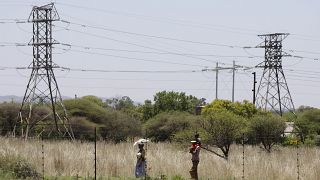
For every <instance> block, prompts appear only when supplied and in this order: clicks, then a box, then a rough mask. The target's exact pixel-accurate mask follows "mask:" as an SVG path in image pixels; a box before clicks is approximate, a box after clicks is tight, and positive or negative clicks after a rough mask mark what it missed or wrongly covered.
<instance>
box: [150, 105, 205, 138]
mask: <svg viewBox="0 0 320 180" xmlns="http://www.w3.org/2000/svg"><path fill="white" fill-rule="evenodd" d="M198 118H199V117H197V116H195V115H191V114H189V113H187V112H178V111H171V112H163V113H160V114H158V115H156V116H155V117H153V118H151V119H150V120H148V121H147V122H146V124H145V131H146V134H147V137H149V138H152V139H153V140H154V141H171V140H173V139H174V136H175V134H177V133H179V132H181V131H184V130H187V129H190V128H191V127H194V126H195V124H196V123H198V122H199V119H198Z"/></svg>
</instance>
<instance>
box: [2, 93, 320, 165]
mask: <svg viewBox="0 0 320 180" xmlns="http://www.w3.org/2000/svg"><path fill="white" fill-rule="evenodd" d="M63 103H64V105H65V107H66V109H67V112H68V116H69V121H70V123H71V124H72V129H73V131H74V135H75V137H76V139H82V140H92V139H93V138H94V133H93V131H92V130H93V129H94V128H95V127H96V128H97V129H98V131H97V133H98V137H99V138H101V139H105V140H107V141H112V142H115V143H119V142H122V141H127V140H130V139H131V138H134V137H146V138H149V139H151V140H152V141H155V142H161V141H169V142H179V143H186V142H187V143H188V142H189V141H190V140H191V139H193V138H194V134H196V133H198V134H200V136H201V139H202V143H203V145H204V146H208V147H210V146H212V147H218V148H219V149H220V150H221V152H222V153H221V154H219V153H217V154H218V155H220V156H221V157H223V158H226V159H227V158H228V154H229V152H230V147H231V145H232V144H233V143H245V144H253V145H261V147H263V148H264V149H265V150H266V151H267V152H271V150H272V147H273V146H275V145H277V144H281V145H292V144H293V143H292V142H297V141H299V142H302V143H303V144H305V145H310V146H313V145H320V110H319V109H316V108H312V107H307V106H302V107H300V108H299V109H297V111H296V115H294V114H292V113H290V112H288V113H285V114H284V115H283V117H280V116H278V115H277V114H275V113H272V112H265V111H262V110H260V109H257V108H256V107H255V106H254V105H253V104H252V103H250V102H249V101H246V100H245V101H243V102H231V101H228V100H215V101H213V102H210V103H206V102H205V99H203V98H202V99H199V98H197V97H195V96H192V95H187V94H186V93H183V92H174V91H162V92H158V93H156V94H155V95H154V99H153V101H151V100H145V102H143V103H141V104H136V103H135V102H134V101H133V100H132V99H131V98H130V97H128V96H122V97H115V98H109V99H106V100H102V99H101V98H98V97H96V96H84V97H81V98H77V99H67V100H64V101H63ZM197 108H198V109H197ZM199 108H201V114H200V113H196V112H199ZM19 110H20V104H18V103H14V102H9V103H8V102H4V103H1V104H0V133H1V135H2V136H7V135H10V133H12V131H13V130H14V128H16V127H15V126H16V124H17V121H18V120H17V115H18V112H19ZM196 110H198V111H196ZM49 111H50V107H48V106H47V105H45V104H38V105H36V106H35V107H34V109H33V112H32V114H33V117H35V118H36V117H37V116H40V115H41V114H44V113H48V112H49ZM51 120H52V119H50V117H49V118H47V119H46V121H45V122H44V123H46V122H50V121H51ZM288 121H291V122H294V132H297V134H287V135H284V134H285V129H286V122H288ZM51 122H53V121H51ZM40 129H41V125H39V127H38V126H37V127H35V128H34V129H33V133H34V135H36V134H37V132H39V130H40Z"/></svg>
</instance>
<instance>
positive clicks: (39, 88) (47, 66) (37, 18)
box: [19, 3, 74, 139]
mask: <svg viewBox="0 0 320 180" xmlns="http://www.w3.org/2000/svg"><path fill="white" fill-rule="evenodd" d="M59 19H60V18H59V15H58V13H57V10H56V8H55V6H54V4H53V3H51V4H48V5H44V6H40V7H38V6H34V7H33V9H32V11H31V14H30V16H29V20H28V21H29V22H32V24H33V37H32V40H31V42H30V43H29V45H32V47H33V61H32V72H31V76H30V79H29V82H28V85H27V89H26V91H25V94H24V97H23V101H22V104H21V108H20V112H19V117H20V123H21V135H22V136H23V137H25V138H27V137H28V135H30V133H31V130H33V129H35V127H36V126H37V125H40V124H41V125H42V126H43V128H46V130H47V131H49V133H48V134H51V133H53V132H57V133H58V135H59V136H61V135H62V136H69V137H70V138H72V139H73V138H74V135H73V133H72V129H71V126H70V124H69V120H68V117H67V112H66V109H65V107H64V105H63V103H62V98H61V94H60V91H59V88H58V83H57V81H56V78H55V75H54V72H53V69H54V68H58V66H57V65H55V64H54V63H53V61H52V45H54V44H58V42H57V41H55V40H54V39H53V38H52V22H54V21H58V20H59ZM30 66H31V65H30ZM30 68H31V67H30ZM43 105H45V106H48V107H49V108H50V111H46V110H44V109H42V111H41V113H37V117H35V113H34V111H35V109H36V108H37V107H39V106H43ZM39 114H40V115H39ZM39 116H40V117H39ZM47 125H48V126H47ZM50 125H53V126H50ZM49 127H50V129H48V128H49ZM38 131H39V130H38ZM38 133H43V132H38Z"/></svg>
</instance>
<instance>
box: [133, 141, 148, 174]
mask: <svg viewBox="0 0 320 180" xmlns="http://www.w3.org/2000/svg"><path fill="white" fill-rule="evenodd" d="M147 142H148V140H145V139H140V140H139V141H137V142H135V144H134V145H136V144H138V148H139V151H138V153H137V163H136V169H135V176H136V178H140V177H145V176H146V166H147V162H146V150H145V149H144V144H145V143H147Z"/></svg>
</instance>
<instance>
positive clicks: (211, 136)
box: [202, 110, 245, 159]
mask: <svg viewBox="0 0 320 180" xmlns="http://www.w3.org/2000/svg"><path fill="white" fill-rule="evenodd" d="M204 115H205V119H204V120H203V124H202V126H203V129H204V130H205V132H206V133H207V134H208V141H207V143H208V144H209V145H212V146H217V147H218V148H219V149H220V150H221V151H222V153H223V157H224V158H225V159H228V157H229V151H230V146H231V144H232V143H233V142H234V141H235V140H236V139H238V138H240V137H241V135H242V133H243V130H244V125H245V124H244V122H245V120H244V119H243V118H241V117H240V116H237V115H235V114H233V113H232V112H229V111H226V110H222V111H212V112H211V111H207V110H206V111H205V114H204Z"/></svg>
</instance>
